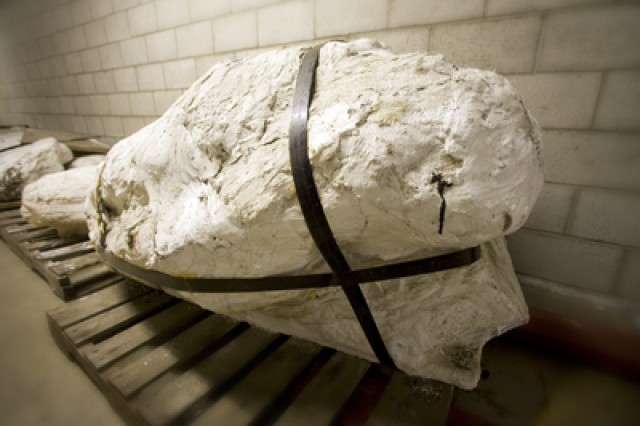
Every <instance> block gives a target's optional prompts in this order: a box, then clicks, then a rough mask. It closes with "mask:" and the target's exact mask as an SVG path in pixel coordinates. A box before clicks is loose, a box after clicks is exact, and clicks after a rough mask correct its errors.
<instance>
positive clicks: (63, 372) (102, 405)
mask: <svg viewBox="0 0 640 426" xmlns="http://www.w3.org/2000/svg"><path fill="white" fill-rule="evenodd" d="M0 271H1V272H0V274H1V277H0V345H1V346H0V347H1V349H0V424H1V425H2V426H14V425H15V426H31V425H61V426H62V425H65V426H74V425H83V426H84V425H93V426H100V425H105V426H106V425H108V426H118V425H124V423H123V422H122V420H121V419H120V417H118V415H117V414H116V413H115V412H114V411H113V409H112V408H111V407H110V406H109V403H108V402H107V400H106V399H105V398H104V396H103V395H102V394H101V393H100V391H99V390H98V389H97V388H96V387H95V386H94V384H93V383H92V382H91V380H90V379H89V378H88V377H87V376H86V375H85V374H84V373H83V371H82V370H81V369H80V368H79V367H78V366H77V365H76V364H74V363H73V362H71V361H70V360H69V359H68V358H67V357H66V356H65V355H64V354H63V353H62V351H61V350H60V349H58V347H57V346H56V344H55V343H54V341H53V339H52V338H51V335H50V333H49V329H48V328H47V321H46V318H45V312H47V311H48V310H51V309H53V308H55V307H57V306H60V305H61V304H63V303H64V302H62V301H61V300H60V299H58V298H57V297H56V296H55V295H54V294H53V293H52V292H51V291H50V290H49V288H48V287H47V285H46V284H45V283H44V281H43V280H42V279H41V278H40V277H39V276H38V275H36V274H35V273H33V272H32V271H31V270H29V268H27V267H26V266H25V265H24V264H23V263H22V261H21V260H20V259H18V257H16V256H15V255H14V254H13V253H12V252H11V251H10V250H9V248H7V246H6V245H5V244H4V242H2V241H0Z"/></svg>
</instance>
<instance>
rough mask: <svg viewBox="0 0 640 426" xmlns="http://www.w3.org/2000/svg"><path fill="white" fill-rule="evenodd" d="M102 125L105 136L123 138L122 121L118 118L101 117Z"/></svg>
mask: <svg viewBox="0 0 640 426" xmlns="http://www.w3.org/2000/svg"><path fill="white" fill-rule="evenodd" d="M102 123H103V124H104V133H105V135H106V136H112V137H115V138H120V137H122V136H124V129H123V128H122V120H121V118H120V117H102Z"/></svg>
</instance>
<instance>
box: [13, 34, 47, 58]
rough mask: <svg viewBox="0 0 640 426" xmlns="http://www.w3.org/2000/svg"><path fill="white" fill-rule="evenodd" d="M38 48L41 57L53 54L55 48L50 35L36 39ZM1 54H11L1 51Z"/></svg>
mask: <svg viewBox="0 0 640 426" xmlns="http://www.w3.org/2000/svg"><path fill="white" fill-rule="evenodd" d="M38 49H39V50H40V52H39V53H40V57H41V58H46V57H47V56H52V55H55V50H54V48H53V39H52V38H51V37H43V38H41V39H40V40H38ZM2 56H4V57H7V58H11V57H12V54H11V53H10V52H3V53H2Z"/></svg>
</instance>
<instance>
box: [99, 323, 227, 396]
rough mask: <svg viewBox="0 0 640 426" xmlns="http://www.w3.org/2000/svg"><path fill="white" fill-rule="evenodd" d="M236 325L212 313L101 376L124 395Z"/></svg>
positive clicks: (195, 353)
mask: <svg viewBox="0 0 640 426" xmlns="http://www.w3.org/2000/svg"><path fill="white" fill-rule="evenodd" d="M237 325H238V323H237V322H235V321H230V320H227V319H225V318H223V317H221V316H219V315H211V316H209V317H207V318H205V319H203V320H201V321H199V322H198V323H196V324H195V325H193V326H191V327H189V328H188V329H187V330H185V331H184V332H182V333H180V334H179V335H178V336H176V337H174V338H172V339H170V340H169V341H167V342H165V343H164V344H162V346H160V347H158V348H156V349H155V350H153V351H152V352H151V353H150V354H149V355H147V356H145V357H143V358H139V359H137V360H135V361H134V362H133V363H131V364H129V365H127V366H126V367H123V368H120V369H114V370H106V371H105V372H104V377H105V379H106V380H107V381H109V382H110V383H111V384H112V385H113V386H114V387H115V388H116V389H117V390H118V391H119V392H120V393H121V394H122V395H123V396H124V397H125V398H128V397H129V396H131V395H132V394H133V393H135V392H136V391H138V390H139V389H140V388H142V387H143V386H144V385H146V384H147V383H149V382H150V381H152V380H153V379H155V378H156V377H158V376H160V375H161V374H163V373H164V372H166V371H167V370H168V369H169V368H171V367H173V366H175V365H179V364H182V363H184V362H186V361H188V360H189V359H191V358H192V357H193V356H195V355H197V354H198V353H199V352H200V351H202V350H204V349H205V348H207V347H208V346H210V345H211V344H212V343H213V342H215V341H216V340H218V339H220V338H221V337H222V336H224V335H225V334H226V333H228V332H229V331H231V330H232V329H233V328H234V327H236V326H237Z"/></svg>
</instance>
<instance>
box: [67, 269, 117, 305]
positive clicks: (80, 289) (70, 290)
mask: <svg viewBox="0 0 640 426" xmlns="http://www.w3.org/2000/svg"><path fill="white" fill-rule="evenodd" d="M123 280H124V277H123V276H122V275H118V274H112V275H106V276H104V277H101V278H98V279H96V280H93V281H89V282H86V283H82V284H78V285H75V286H67V287H64V288H63V289H62V291H63V292H64V297H63V299H64V300H65V301H66V300H71V299H77V298H78V297H84V296H87V295H89V294H91V293H94V292H96V291H98V290H101V289H103V288H106V287H110V286H112V285H113V284H115V283H118V282H121V281H123Z"/></svg>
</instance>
